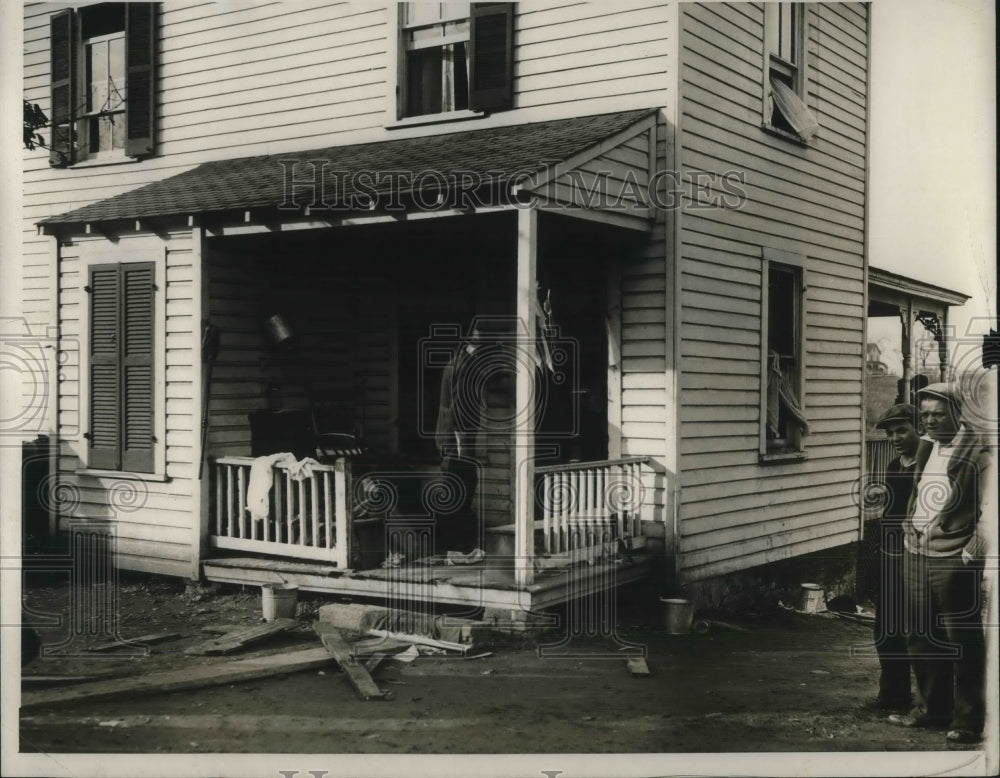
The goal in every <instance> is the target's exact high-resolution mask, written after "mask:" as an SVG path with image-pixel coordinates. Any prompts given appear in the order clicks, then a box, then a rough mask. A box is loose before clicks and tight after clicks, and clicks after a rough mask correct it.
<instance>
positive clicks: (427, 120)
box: [385, 110, 486, 130]
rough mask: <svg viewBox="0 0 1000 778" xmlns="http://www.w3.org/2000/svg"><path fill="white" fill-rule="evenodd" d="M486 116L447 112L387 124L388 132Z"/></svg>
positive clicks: (463, 111)
mask: <svg viewBox="0 0 1000 778" xmlns="http://www.w3.org/2000/svg"><path fill="white" fill-rule="evenodd" d="M484 118H486V114H485V113H483V112H482V111H469V110H461V111H445V112H444V113H425V114H421V115H420V116H406V117H403V118H402V119H396V120H395V121H393V122H392V123H391V124H386V125H385V128H386V129H387V130H399V129H403V128H404V127H423V126H424V125H427V124H447V123H448V122H465V121H468V120H469V119H484Z"/></svg>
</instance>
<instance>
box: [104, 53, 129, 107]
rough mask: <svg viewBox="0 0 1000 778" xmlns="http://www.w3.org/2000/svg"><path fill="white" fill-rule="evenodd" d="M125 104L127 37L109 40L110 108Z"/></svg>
mask: <svg viewBox="0 0 1000 778" xmlns="http://www.w3.org/2000/svg"><path fill="white" fill-rule="evenodd" d="M124 105H125V38H124V37H121V38H112V39H111V40H110V41H108V110H109V111H116V110H118V109H120V108H122V107H124Z"/></svg>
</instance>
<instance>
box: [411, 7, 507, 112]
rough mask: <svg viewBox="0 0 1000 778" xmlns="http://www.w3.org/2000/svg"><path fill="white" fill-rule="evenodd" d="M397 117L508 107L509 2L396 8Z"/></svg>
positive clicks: (492, 109)
mask: <svg viewBox="0 0 1000 778" xmlns="http://www.w3.org/2000/svg"><path fill="white" fill-rule="evenodd" d="M399 37H400V40H399V73H398V75H399V83H398V86H397V90H396V91H397V98H398V99H397V111H396V115H397V118H410V117H417V116H441V117H442V118H443V117H445V116H447V115H449V114H450V115H455V114H459V113H462V112H468V111H472V112H485V111H499V110H505V109H508V108H511V107H512V106H513V102H514V90H513V37H514V9H513V4H512V3H458V2H448V3H426V2H416V3H401V4H400V5H399Z"/></svg>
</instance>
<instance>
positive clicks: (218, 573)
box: [202, 549, 654, 610]
mask: <svg viewBox="0 0 1000 778" xmlns="http://www.w3.org/2000/svg"><path fill="white" fill-rule="evenodd" d="M653 556H654V555H653V554H651V553H650V552H648V551H646V550H643V549H640V550H637V551H636V552H635V553H633V554H630V555H629V556H627V557H625V558H624V559H619V560H617V561H615V560H611V561H599V560H598V561H594V562H591V563H586V564H580V565H571V566H568V565H560V566H553V567H546V566H545V565H540V566H539V568H538V569H536V572H535V579H534V582H533V583H532V584H530V585H529V586H528V587H527V588H526V590H524V591H518V589H517V585H516V583H515V572H514V560H513V559H512V558H510V557H506V558H502V557H493V558H490V557H487V560H485V561H484V563H480V564H478V565H465V566H452V565H409V566H404V567H398V568H377V569H373V570H344V569H340V568H336V567H333V566H332V565H329V564H324V563H319V562H297V561H291V560H281V559H274V558H271V559H265V558H260V557H218V558H209V559H205V560H203V561H202V575H203V576H204V578H205V579H206V580H208V581H214V582H217V583H231V584H243V585H247V586H262V585H264V584H275V583H285V584H292V585H295V586H298V587H299V588H300V589H302V590H303V591H310V592H317V593H324V594H330V595H339V596H350V597H366V598H371V599H377V600H386V601H392V602H400V601H411V602H436V603H441V604H450V605H471V606H473V607H487V608H503V609H509V610H537V609H540V608H545V607H549V606H552V605H558V604H559V603H563V602H566V601H568V600H572V599H575V598H577V597H582V596H585V595H589V594H593V593H594V592H598V591H602V590H606V589H612V588H615V587H618V586H622V585H624V584H627V583H630V582H632V581H637V580H639V579H641V578H644V577H647V576H648V575H650V574H651V572H652V569H653V563H654V559H653Z"/></svg>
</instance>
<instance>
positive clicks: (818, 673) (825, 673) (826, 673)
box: [809, 670, 830, 675]
mask: <svg viewBox="0 0 1000 778" xmlns="http://www.w3.org/2000/svg"><path fill="white" fill-rule="evenodd" d="M809 672H810V673H812V674H813V675H829V674H830V671H829V670H810V671H809Z"/></svg>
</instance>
